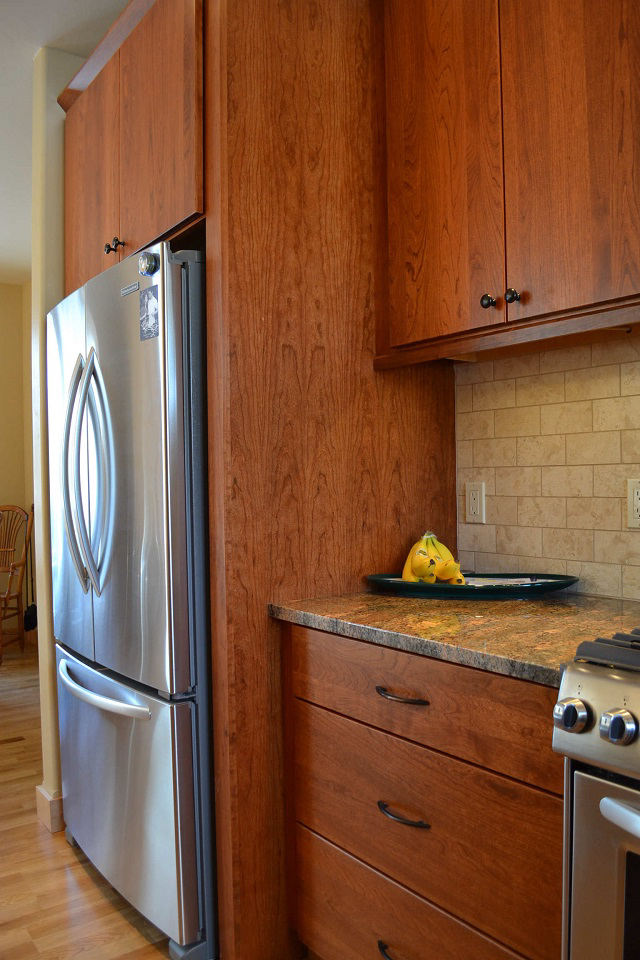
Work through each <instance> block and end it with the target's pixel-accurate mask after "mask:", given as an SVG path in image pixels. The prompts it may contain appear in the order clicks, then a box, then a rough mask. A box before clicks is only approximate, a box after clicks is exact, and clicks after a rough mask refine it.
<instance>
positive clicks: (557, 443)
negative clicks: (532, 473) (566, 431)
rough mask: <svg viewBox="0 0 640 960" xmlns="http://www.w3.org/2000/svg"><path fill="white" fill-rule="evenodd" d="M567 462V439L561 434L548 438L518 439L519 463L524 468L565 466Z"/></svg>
mask: <svg viewBox="0 0 640 960" xmlns="http://www.w3.org/2000/svg"><path fill="white" fill-rule="evenodd" d="M565 460H566V444H565V438H564V436H563V435H561V434H551V435H549V436H546V437H518V446H517V462H518V465H519V466H523V467H537V466H541V467H544V466H549V465H551V464H563V463H565Z"/></svg>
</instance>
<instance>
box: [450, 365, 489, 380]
mask: <svg viewBox="0 0 640 960" xmlns="http://www.w3.org/2000/svg"><path fill="white" fill-rule="evenodd" d="M454 370H455V376H456V383H481V382H482V381H483V380H493V360H487V361H485V362H484V363H456V364H455V365H454Z"/></svg>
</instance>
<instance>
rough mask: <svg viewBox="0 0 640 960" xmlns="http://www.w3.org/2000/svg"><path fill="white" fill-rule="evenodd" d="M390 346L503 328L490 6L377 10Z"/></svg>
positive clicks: (496, 56)
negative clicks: (381, 25) (492, 303)
mask: <svg viewBox="0 0 640 960" xmlns="http://www.w3.org/2000/svg"><path fill="white" fill-rule="evenodd" d="M385 50H386V63H385V67H386V90H387V104H386V110H387V179H388V218H389V223H388V230H389V261H390V262H389V320H390V323H389V328H390V344H391V345H392V346H397V345H399V344H405V343H413V342H415V341H418V340H425V339H428V338H430V337H439V336H444V335H446V334H449V333H459V332H461V331H465V330H468V329H469V328H471V327H481V326H486V325H487V323H500V322H503V321H504V316H505V311H504V302H503V301H502V300H501V301H500V308H499V309H494V310H490V311H488V310H483V309H482V307H481V306H480V295H481V294H482V293H484V292H486V291H489V292H490V293H492V294H493V295H494V296H499V295H500V294H501V293H502V291H503V290H504V214H503V186H502V161H501V150H502V144H501V119H500V73H499V63H500V49H499V34H498V8H497V3H496V0H474V2H473V3H468V2H465V0H429V2H427V3H418V4H412V3H407V2H406V0H387V2H386V3H385Z"/></svg>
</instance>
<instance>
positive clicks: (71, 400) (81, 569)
mask: <svg viewBox="0 0 640 960" xmlns="http://www.w3.org/2000/svg"><path fill="white" fill-rule="evenodd" d="M83 366H84V359H83V357H82V354H81V353H79V354H78V359H77V360H76V365H75V367H74V369H73V374H72V375H71V383H70V386H69V397H68V400H67V412H66V415H65V421H64V437H63V441H62V503H63V509H64V526H65V531H66V534H67V543H68V544H69V551H70V553H71V559H72V561H73V565H74V567H75V569H76V573H77V575H78V580H79V581H80V583H81V585H82V589H83V590H84V592H85V593H87V592H88V590H89V581H88V577H87V569H86V566H85V564H84V563H83V558H82V555H81V553H80V548H79V545H78V540H77V537H76V528H75V526H74V523H73V516H72V512H71V494H70V492H69V441H70V436H71V421H72V419H73V410H74V407H75V402H76V397H77V394H78V386H79V384H80V381H81V378H82V368H83ZM79 436H80V430H79V428H78V437H79ZM78 446H79V442H78ZM77 472H78V469H77V464H76V474H77ZM79 486H80V483H79V477H78V476H77V477H76V492H77V490H78V489H79Z"/></svg>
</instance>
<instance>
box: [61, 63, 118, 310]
mask: <svg viewBox="0 0 640 960" xmlns="http://www.w3.org/2000/svg"><path fill="white" fill-rule="evenodd" d="M118 86H119V66H118V54H117V53H116V54H115V55H114V56H113V57H112V58H111V60H109V61H108V63H107V64H106V66H105V67H104V68H103V69H102V70H101V71H100V73H99V74H98V76H97V77H96V78H95V80H93V82H92V83H90V84H89V86H88V87H87V89H86V90H84V91H83V93H82V94H81V96H79V97H78V99H77V100H76V102H75V103H74V104H73V106H71V107H70V108H69V111H68V113H67V117H66V120H65V131H64V150H65V163H64V190H65V194H64V250H65V268H64V285H65V293H67V294H69V293H71V292H72V291H73V290H77V288H78V287H80V286H82V284H83V283H85V282H86V281H87V280H89V278H90V277H95V276H96V275H97V274H98V273H101V271H102V270H106V268H107V267H110V266H111V265H112V264H113V263H115V262H116V260H118V259H119V255H120V251H119V250H118V253H116V254H113V253H110V254H109V255H108V256H107V255H106V254H105V252H104V245H105V243H107V242H109V243H110V242H111V240H112V239H113V237H114V236H116V235H119V226H120V224H119V216H118V204H119V199H118V192H119V162H118V152H119V149H118V135H119V105H118V99H119V98H118Z"/></svg>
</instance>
